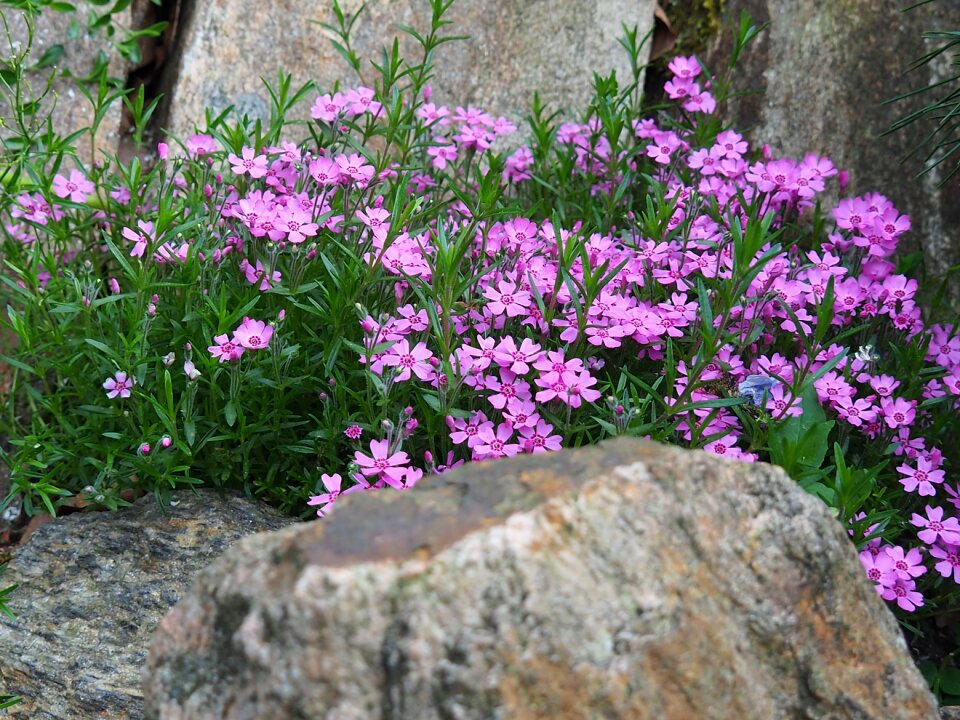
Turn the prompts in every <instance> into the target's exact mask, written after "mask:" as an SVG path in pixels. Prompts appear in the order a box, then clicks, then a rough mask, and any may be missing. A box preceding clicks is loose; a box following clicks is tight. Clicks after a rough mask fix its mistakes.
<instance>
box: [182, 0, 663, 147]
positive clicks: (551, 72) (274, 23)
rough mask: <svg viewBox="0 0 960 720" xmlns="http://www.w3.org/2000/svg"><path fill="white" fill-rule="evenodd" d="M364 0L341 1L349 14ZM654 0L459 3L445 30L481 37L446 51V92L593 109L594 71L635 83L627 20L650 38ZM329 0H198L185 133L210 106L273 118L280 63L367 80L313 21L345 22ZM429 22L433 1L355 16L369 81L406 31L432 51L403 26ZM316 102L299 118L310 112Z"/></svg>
mask: <svg viewBox="0 0 960 720" xmlns="http://www.w3.org/2000/svg"><path fill="white" fill-rule="evenodd" d="M360 5H361V3H360V2H357V1H355V0H349V1H348V0H341V6H342V7H343V9H344V11H345V12H347V13H348V14H352V13H356V12H357V10H358V9H359V8H360ZM654 5H655V2H654V0H471V1H470V2H465V1H462V0H461V1H460V2H456V3H454V4H453V7H452V8H451V9H450V11H449V12H448V14H447V16H446V18H447V19H448V20H452V21H453V25H450V26H447V27H445V28H444V29H443V30H442V31H441V32H442V34H445V35H470V36H472V38H471V40H470V41H468V42H454V43H448V44H446V45H442V46H440V47H439V48H438V49H437V50H436V51H435V56H436V57H435V69H436V75H435V78H434V81H433V87H434V91H435V92H434V95H435V98H436V101H437V102H444V103H448V104H467V103H470V104H473V105H477V106H479V107H482V108H483V109H484V110H486V111H488V112H491V113H495V114H508V115H510V116H513V117H515V118H518V117H520V116H522V115H523V114H524V113H525V112H527V111H528V109H529V105H530V102H531V100H532V99H533V93H534V91H535V90H537V91H539V92H540V93H541V96H542V97H543V99H544V100H546V101H547V102H549V103H551V104H552V105H553V109H561V108H564V107H567V106H573V107H575V108H578V109H579V108H582V107H585V104H586V101H587V100H588V99H589V97H590V95H591V88H592V83H593V73H594V72H595V71H596V72H603V73H608V72H610V71H611V70H616V71H617V77H618V78H619V79H621V81H625V80H626V79H628V78H629V77H630V73H629V63H628V60H627V55H626V52H625V51H624V49H623V48H622V47H621V46H620V44H619V42H618V41H619V39H620V38H621V37H623V30H622V26H621V24H622V23H626V25H627V26H628V27H632V26H634V25H636V26H637V27H638V28H639V35H640V37H643V36H644V35H645V34H646V33H647V32H648V31H649V30H650V29H651V28H652V27H653V22H654ZM331 7H332V5H331V2H330V0H277V2H271V3H263V2H256V1H255V0H209V2H204V3H196V5H195V7H194V9H193V11H192V17H191V18H190V19H188V20H187V21H186V23H185V27H184V30H183V37H182V45H181V46H180V48H181V52H180V56H179V60H178V69H177V70H176V71H175V80H174V81H173V82H172V84H171V86H170V89H169V92H170V96H171V114H170V116H169V121H168V127H170V128H171V129H172V130H173V132H174V133H175V134H177V135H178V136H180V137H185V136H186V135H189V134H190V132H191V131H192V128H193V125H194V123H200V122H202V120H203V117H204V114H203V111H204V108H205V107H210V108H211V109H212V110H213V111H214V112H216V113H218V112H220V111H222V110H223V109H225V108H226V107H227V106H229V105H231V104H232V105H235V106H236V107H237V109H238V110H239V112H240V113H241V114H242V113H247V114H248V115H249V116H250V117H251V118H256V117H259V118H261V119H267V118H268V117H269V111H270V104H269V103H270V96H269V94H268V93H267V91H266V89H265V87H264V85H263V83H262V82H261V81H260V77H261V76H265V77H266V79H267V80H269V81H271V82H275V81H276V74H277V70H278V69H279V68H283V69H284V70H285V71H287V72H290V73H292V74H293V79H294V87H299V86H300V84H302V83H303V82H306V81H308V80H315V81H316V82H317V84H318V85H319V87H321V88H324V91H329V90H332V88H333V85H334V82H335V81H336V80H338V79H339V80H343V81H345V82H346V83H347V85H348V86H353V85H356V84H357V82H358V81H357V78H356V76H355V75H354V73H353V71H352V70H350V68H349V67H348V66H347V64H346V62H345V61H344V60H343V59H342V58H341V57H340V55H339V54H338V53H337V52H336V50H335V49H334V48H333V46H332V45H331V43H330V37H331V36H330V35H329V33H328V32H327V31H326V30H324V29H322V28H321V27H320V26H319V25H318V24H316V23H313V22H311V21H314V20H316V21H320V22H325V23H334V14H333V11H332V9H331ZM398 24H400V25H407V26H410V27H413V28H415V29H416V30H418V31H419V32H421V33H423V32H427V31H429V29H430V3H429V2H426V0H370V1H369V2H367V3H366V10H365V11H364V12H363V13H362V14H361V15H360V17H359V19H358V20H357V23H356V25H355V26H354V33H353V36H352V46H353V48H354V49H355V50H356V52H357V54H358V55H359V57H360V58H362V59H363V61H364V62H363V73H364V77H363V79H364V81H365V82H366V84H368V85H370V86H372V85H373V83H374V81H375V78H376V77H377V76H376V74H375V71H374V70H373V68H372V66H371V65H370V61H376V62H380V61H381V60H380V58H381V53H380V49H381V47H382V46H384V45H386V46H389V45H390V44H392V41H393V40H392V39H393V37H394V36H397V37H400V38H401V39H402V42H401V51H402V52H403V56H404V57H405V58H410V59H411V60H414V61H419V58H420V57H421V56H422V54H423V52H422V50H420V51H419V52H417V50H419V46H417V45H415V43H414V42H413V41H411V40H410V39H409V38H408V37H407V36H405V35H404V34H403V33H402V32H400V31H399V30H397V29H396V25H398ZM312 101H313V97H311V98H310V101H309V102H305V103H302V104H301V105H300V106H299V115H298V117H299V118H301V119H303V118H309V111H310V105H311V104H312Z"/></svg>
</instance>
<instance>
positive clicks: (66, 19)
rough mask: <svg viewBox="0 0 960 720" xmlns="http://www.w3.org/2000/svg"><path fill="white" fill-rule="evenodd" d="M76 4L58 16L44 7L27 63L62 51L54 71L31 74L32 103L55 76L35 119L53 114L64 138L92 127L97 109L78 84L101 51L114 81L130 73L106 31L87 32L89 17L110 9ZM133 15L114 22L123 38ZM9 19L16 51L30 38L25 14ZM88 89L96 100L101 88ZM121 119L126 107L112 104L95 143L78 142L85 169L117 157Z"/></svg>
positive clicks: (86, 0)
mask: <svg viewBox="0 0 960 720" xmlns="http://www.w3.org/2000/svg"><path fill="white" fill-rule="evenodd" d="M137 2H138V3H141V2H144V0H137ZM72 4H73V5H74V6H75V8H76V10H74V11H72V12H56V11H54V10H52V9H50V8H45V9H43V11H42V12H41V13H40V14H39V15H37V16H36V18H35V21H34V22H35V29H34V39H33V45H32V47H31V48H30V55H29V58H28V60H27V63H28V64H29V63H36V62H37V61H38V60H39V59H40V58H42V57H43V56H44V53H46V52H47V51H48V50H50V49H51V48H53V47H55V46H57V45H60V46H62V47H63V55H62V56H61V57H60V59H59V60H57V62H56V63H55V64H54V65H53V66H50V67H46V68H42V69H36V70H32V71H30V72H28V73H27V82H28V87H29V93H30V96H28V99H33V98H39V97H40V96H42V95H43V93H44V91H45V88H46V85H47V82H48V80H49V78H50V76H51V74H52V73H55V74H56V79H55V80H54V81H53V84H52V86H51V92H50V93H49V94H47V95H46V96H45V97H44V99H43V100H42V103H41V106H40V107H41V112H39V113H38V114H37V115H35V116H34V120H35V121H36V122H40V121H44V122H45V118H46V115H47V113H48V112H49V113H51V114H52V119H53V127H54V130H55V131H56V132H57V134H59V135H61V136H67V135H70V134H71V133H73V132H74V131H76V130H80V129H82V128H89V127H91V126H92V125H93V121H94V108H93V105H92V104H91V103H90V102H89V101H88V100H87V99H86V98H85V97H84V95H83V94H82V93H81V92H80V90H79V85H78V84H79V83H80V82H81V81H80V80H79V79H78V78H83V77H85V76H87V75H89V74H90V72H91V71H92V70H93V68H94V65H95V63H96V59H97V55H98V53H100V52H101V51H102V52H104V53H105V55H106V57H107V59H108V65H107V72H108V75H109V76H110V77H115V78H121V79H125V77H126V73H127V70H128V65H127V62H126V61H125V60H124V59H123V58H122V57H121V56H120V54H119V53H118V52H116V51H115V50H114V49H113V48H112V47H111V46H110V41H109V40H108V39H107V37H106V31H105V30H103V29H99V30H92V31H91V30H89V29H88V28H87V21H88V18H89V17H90V16H91V15H92V14H94V13H96V14H103V13H104V12H105V11H106V10H107V9H108V8H104V7H103V3H102V2H99V3H94V2H90V0H78V1H76V2H73V3H72ZM134 12H135V10H134V9H132V8H131V7H128V8H126V9H124V10H121V11H119V12H117V13H115V14H113V15H112V23H113V25H114V26H115V28H116V32H117V33H118V35H119V34H122V32H123V31H124V30H125V29H129V28H132V27H133V26H134V25H135V17H134ZM4 18H5V20H6V22H7V24H8V28H9V32H10V40H11V41H12V42H13V44H14V46H15V47H16V48H26V46H27V43H28V39H29V35H28V32H27V22H26V19H25V16H24V15H23V13H21V12H16V11H13V10H5V11H4ZM2 42H3V45H2V52H0V54H2V55H3V56H4V57H6V56H7V55H9V54H10V52H11V48H10V47H9V46H8V45H7V43H6V36H4V38H3V41H2ZM88 89H90V91H91V92H92V93H93V95H94V97H95V96H96V94H97V92H96V88H95V87H93V86H92V85H88ZM9 112H10V109H9V107H8V106H7V105H6V104H5V103H3V102H2V101H0V115H4V116H6V115H8V113H9ZM122 117H123V107H122V104H121V103H119V102H116V103H113V104H112V105H111V106H110V108H109V109H108V110H107V111H106V114H105V115H104V117H103V120H102V121H101V123H100V125H99V127H98V130H97V134H96V136H95V138H94V139H93V142H92V143H91V141H90V138H89V136H84V137H82V138H80V139H79V140H78V141H77V142H76V143H75V144H76V149H77V155H78V157H79V158H80V160H81V161H82V162H83V163H84V164H87V165H89V164H90V163H91V162H92V161H94V160H99V161H102V160H104V156H105V155H112V154H113V153H115V152H116V151H117V148H118V146H119V142H120V131H121V123H122ZM41 127H42V125H41ZM3 132H4V133H6V132H7V131H6V130H4V131H3ZM68 167H69V165H68Z"/></svg>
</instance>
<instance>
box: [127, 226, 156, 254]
mask: <svg viewBox="0 0 960 720" xmlns="http://www.w3.org/2000/svg"><path fill="white" fill-rule="evenodd" d="M137 227H138V228H139V229H140V231H139V232H137V231H136V230H131V229H130V228H128V227H125V228H124V229H123V236H124V237H125V238H126V239H127V240H129V241H131V242H132V243H133V250H131V251H130V257H143V253H144V252H146V250H147V246H148V245H149V244H150V241H151V240H154V237H153V231H154V225H153V223H152V222H144V221H143V220H137Z"/></svg>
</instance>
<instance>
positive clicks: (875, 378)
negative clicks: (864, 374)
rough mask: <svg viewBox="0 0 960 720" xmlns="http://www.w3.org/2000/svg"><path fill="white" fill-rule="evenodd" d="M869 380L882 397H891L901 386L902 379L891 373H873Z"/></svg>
mask: <svg viewBox="0 0 960 720" xmlns="http://www.w3.org/2000/svg"><path fill="white" fill-rule="evenodd" d="M869 381H870V387H872V388H873V389H874V391H875V392H876V393H877V395H879V396H880V397H881V398H889V397H890V396H891V395H892V394H893V391H894V390H896V389H897V388H898V387H900V381H899V380H897V379H896V378H895V377H892V376H891V375H871V376H870V377H869ZM899 401H900V398H898V402H899ZM911 407H912V406H911Z"/></svg>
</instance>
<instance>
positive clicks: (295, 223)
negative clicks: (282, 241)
mask: <svg viewBox="0 0 960 720" xmlns="http://www.w3.org/2000/svg"><path fill="white" fill-rule="evenodd" d="M276 225H277V229H278V230H282V231H283V232H285V233H287V240H289V241H290V242H292V243H294V244H296V245H299V244H300V243H302V242H303V241H304V240H306V239H307V238H308V237H313V236H314V235H316V234H317V230H319V229H320V228H319V226H318V225H317V224H316V223H315V222H313V218H312V217H311V216H310V213H308V212H307V211H306V210H304V209H303V208H301V207H300V205H299V204H296V203H288V204H287V206H286V207H281V208H278V209H277V219H276Z"/></svg>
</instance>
